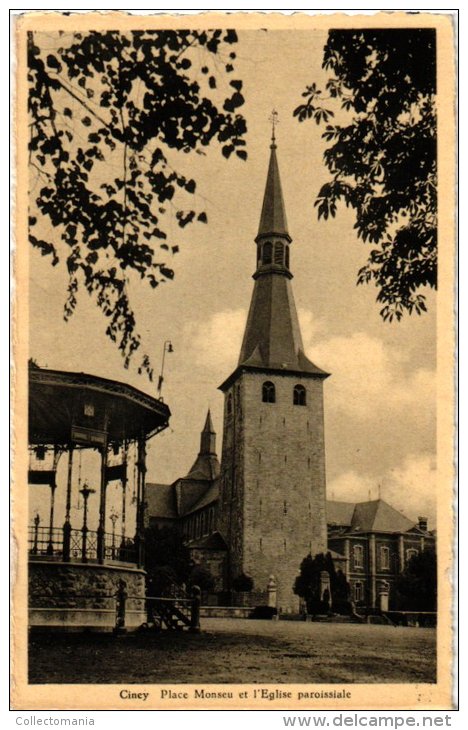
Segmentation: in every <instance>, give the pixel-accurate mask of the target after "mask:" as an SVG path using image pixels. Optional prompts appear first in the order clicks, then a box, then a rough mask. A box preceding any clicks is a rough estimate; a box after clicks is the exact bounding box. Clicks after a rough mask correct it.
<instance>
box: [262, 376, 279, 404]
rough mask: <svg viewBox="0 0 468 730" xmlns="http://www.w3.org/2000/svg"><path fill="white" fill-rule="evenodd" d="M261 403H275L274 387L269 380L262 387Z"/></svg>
mask: <svg viewBox="0 0 468 730" xmlns="http://www.w3.org/2000/svg"><path fill="white" fill-rule="evenodd" d="M262 401H263V402H264V403H275V402H276V391H275V386H274V384H273V383H271V382H270V381H269V380H267V381H266V383H263V385H262Z"/></svg>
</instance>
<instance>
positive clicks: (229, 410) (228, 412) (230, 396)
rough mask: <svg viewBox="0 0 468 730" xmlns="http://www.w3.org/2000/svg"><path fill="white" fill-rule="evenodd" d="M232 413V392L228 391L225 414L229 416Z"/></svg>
mask: <svg viewBox="0 0 468 730" xmlns="http://www.w3.org/2000/svg"><path fill="white" fill-rule="evenodd" d="M231 413H232V394H231V393H229V395H228V399H227V414H228V416H230V415H231Z"/></svg>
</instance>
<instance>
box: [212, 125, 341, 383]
mask: <svg viewBox="0 0 468 730" xmlns="http://www.w3.org/2000/svg"><path fill="white" fill-rule="evenodd" d="M277 123H278V120H277V114H276V112H273V114H272V124H273V132H272V143H271V146H270V149H271V152H270V163H269V167H268V174H267V182H266V188H265V196H264V199H263V207H262V213H261V217H260V228H259V232H258V235H257V237H256V239H255V242H256V244H257V270H256V271H255V273H254V275H253V278H254V279H255V286H254V291H253V294H252V301H251V304H250V310H249V316H248V320H247V326H246V329H245V333H244V339H243V342H242V347H241V352H240V357H239V363H238V367H245V366H247V367H253V368H261V369H262V370H263V369H268V370H282V371H284V370H287V371H292V372H297V373H303V374H307V375H309V376H311V375H313V376H318V377H327V373H325V372H324V371H323V370H321V369H320V368H318V367H317V366H316V365H314V364H313V363H312V362H311V361H310V360H309V359H308V358H307V357H306V355H305V353H304V345H303V342H302V337H301V331H300V327H299V321H298V317H297V312H296V305H295V303H294V296H293V292H292V288H291V282H290V279H292V274H291V272H290V269H289V259H290V256H289V248H290V244H291V242H292V239H291V237H290V235H289V233H288V229H287V223H286V212H285V207H284V201H283V194H282V191H281V182H280V176H279V169H278V161H277V159H276V136H275V126H276V124H277ZM231 377H232V376H231ZM228 380H229V379H228ZM223 385H224V384H223Z"/></svg>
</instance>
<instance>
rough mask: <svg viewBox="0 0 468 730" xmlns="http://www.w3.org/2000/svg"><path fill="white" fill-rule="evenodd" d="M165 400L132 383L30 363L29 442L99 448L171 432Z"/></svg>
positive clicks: (169, 413)
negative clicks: (168, 430) (145, 391)
mask: <svg viewBox="0 0 468 730" xmlns="http://www.w3.org/2000/svg"><path fill="white" fill-rule="evenodd" d="M170 415H171V412H170V410H169V407H168V406H167V405H166V404H165V403H163V401H161V400H158V399H157V398H153V397H152V396H150V395H147V394H146V393H143V392H142V391H141V390H137V388H134V387H133V386H131V385H127V384H126V383H121V382H119V381H118V380H109V379H107V378H101V377H98V376H96V375H89V374H87V373H73V372H67V371H64V370H48V369H45V368H41V367H39V366H38V365H36V364H35V363H33V362H30V363H29V443H30V444H51V445H52V444H53V445H55V444H57V445H67V444H70V443H72V442H73V443H76V444H81V445H83V446H89V447H97V446H100V445H102V444H103V443H105V442H107V443H116V442H117V443H121V442H123V441H124V440H129V441H132V440H135V439H137V438H139V437H141V436H143V437H145V438H149V437H150V436H152V435H154V434H155V433H158V432H159V431H162V430H164V429H165V428H167V426H168V424H169V417H170Z"/></svg>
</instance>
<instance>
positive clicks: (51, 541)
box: [47, 479, 57, 555]
mask: <svg viewBox="0 0 468 730" xmlns="http://www.w3.org/2000/svg"><path fill="white" fill-rule="evenodd" d="M56 489H57V485H56V483H55V479H54V481H53V482H51V483H50V515H49V543H48V545H47V555H53V554H54V506H55V490H56Z"/></svg>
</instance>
